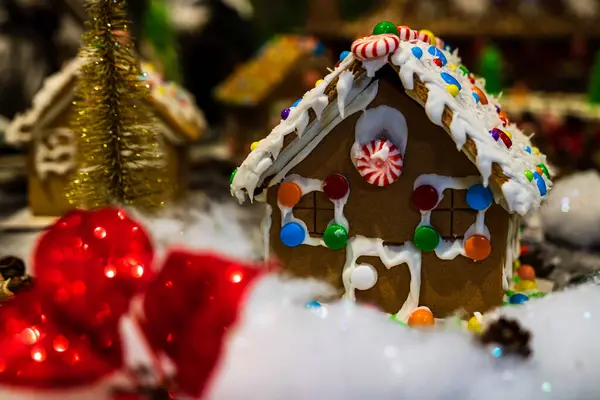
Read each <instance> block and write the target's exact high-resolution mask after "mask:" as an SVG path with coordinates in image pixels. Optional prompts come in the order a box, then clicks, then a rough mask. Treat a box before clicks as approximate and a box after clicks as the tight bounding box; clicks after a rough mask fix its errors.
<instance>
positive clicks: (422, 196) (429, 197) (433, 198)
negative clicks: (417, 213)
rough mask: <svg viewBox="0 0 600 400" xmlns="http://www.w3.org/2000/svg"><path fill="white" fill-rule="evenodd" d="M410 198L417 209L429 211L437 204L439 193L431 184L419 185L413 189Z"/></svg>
mask: <svg viewBox="0 0 600 400" xmlns="http://www.w3.org/2000/svg"><path fill="white" fill-rule="evenodd" d="M411 200H412V202H413V204H414V205H415V206H416V207H417V208H418V209H419V210H421V211H429V210H432V209H433V208H434V207H435V206H436V205H437V203H438V200H439V194H438V192H437V190H435V188H434V187H433V186H431V185H421V186H419V187H417V188H416V189H415V190H414V191H413V193H412V198H411Z"/></svg>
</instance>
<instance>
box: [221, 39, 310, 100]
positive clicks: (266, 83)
mask: <svg viewBox="0 0 600 400" xmlns="http://www.w3.org/2000/svg"><path fill="white" fill-rule="evenodd" d="M320 48H321V46H320V45H319V42H318V41H317V40H316V39H315V38H313V37H308V36H299V35H280V36H276V37H274V38H273V39H271V40H270V41H268V42H267V43H266V44H265V45H263V47H262V48H261V49H260V50H259V51H258V53H257V54H256V55H255V56H254V57H253V58H252V59H251V60H250V61H248V62H247V63H245V64H242V65H241V66H239V67H238V68H237V69H236V70H235V71H234V72H233V74H231V76H229V77H228V78H227V79H226V80H225V81H224V82H223V83H222V84H221V85H219V86H218V87H217V89H216V97H217V99H218V100H219V101H221V102H222V103H224V104H229V105H236V106H254V105H257V104H259V103H261V102H262V101H263V100H264V99H265V98H266V97H267V96H268V95H269V93H271V91H273V90H274V89H275V88H276V87H277V85H279V84H280V83H281V82H283V80H284V79H285V78H286V76H287V75H288V74H289V72H290V70H291V69H292V68H294V67H295V66H296V65H297V63H298V62H300V61H301V60H302V59H303V58H305V57H306V56H308V55H310V54H312V53H314V52H315V51H317V49H320Z"/></svg>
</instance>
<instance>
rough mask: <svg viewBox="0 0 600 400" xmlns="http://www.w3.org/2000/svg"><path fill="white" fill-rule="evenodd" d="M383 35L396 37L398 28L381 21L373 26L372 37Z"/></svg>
mask: <svg viewBox="0 0 600 400" xmlns="http://www.w3.org/2000/svg"><path fill="white" fill-rule="evenodd" d="M384 33H392V34H394V35H398V33H399V32H398V28H397V27H396V24H393V23H391V22H388V21H383V22H380V23H378V24H377V25H375V28H373V35H382V34H384Z"/></svg>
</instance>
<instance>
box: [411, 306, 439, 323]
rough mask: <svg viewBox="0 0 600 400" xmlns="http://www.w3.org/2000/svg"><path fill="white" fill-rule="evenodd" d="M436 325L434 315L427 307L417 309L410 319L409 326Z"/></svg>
mask: <svg viewBox="0 0 600 400" xmlns="http://www.w3.org/2000/svg"><path fill="white" fill-rule="evenodd" d="M433 324H435V318H433V313H432V312H431V310H430V309H429V308H427V307H418V308H415V309H414V311H413V312H412V313H410V316H409V317H408V326H428V325H433Z"/></svg>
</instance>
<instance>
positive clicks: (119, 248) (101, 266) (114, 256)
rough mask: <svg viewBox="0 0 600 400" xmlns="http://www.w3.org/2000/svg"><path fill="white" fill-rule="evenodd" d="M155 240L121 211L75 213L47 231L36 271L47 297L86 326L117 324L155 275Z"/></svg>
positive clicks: (35, 260)
mask: <svg viewBox="0 0 600 400" xmlns="http://www.w3.org/2000/svg"><path fill="white" fill-rule="evenodd" d="M152 259H153V248H152V244H151V242H150V238H149V237H148V235H147V234H146V233H145V231H144V230H143V229H142V227H141V226H140V225H139V224H137V223H136V222H135V221H133V220H131V219H130V218H129V217H127V215H126V214H125V213H124V212H123V211H122V210H119V209H114V208H109V209H103V210H98V211H93V212H85V211H74V212H71V213H69V214H67V215H65V216H64V217H63V218H61V219H60V220H59V221H58V222H57V223H56V224H55V225H54V226H53V227H52V228H50V229H49V230H48V231H46V232H45V233H44V234H43V235H42V237H41V239H40V240H39V242H38V245H37V248H36V251H35V255H34V266H33V270H34V274H35V275H36V277H37V279H38V282H44V284H43V285H41V286H40V289H41V290H42V291H43V293H44V295H45V296H46V297H47V298H48V301H50V302H52V303H53V304H54V305H56V306H57V307H62V308H64V312H65V313H66V314H67V315H68V316H69V318H71V319H72V320H73V321H77V323H79V324H81V326H82V327H84V328H85V329H99V327H102V326H105V327H106V326H109V325H113V324H116V322H117V321H118V319H119V317H120V316H121V315H122V314H123V313H124V312H126V311H127V309H128V308H129V301H130V300H131V298H132V297H133V295H134V294H136V293H139V292H140V291H141V290H143V289H144V288H145V285H146V284H147V283H148V281H149V280H150V279H151V278H152V277H153V269H152Z"/></svg>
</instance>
